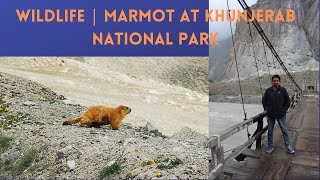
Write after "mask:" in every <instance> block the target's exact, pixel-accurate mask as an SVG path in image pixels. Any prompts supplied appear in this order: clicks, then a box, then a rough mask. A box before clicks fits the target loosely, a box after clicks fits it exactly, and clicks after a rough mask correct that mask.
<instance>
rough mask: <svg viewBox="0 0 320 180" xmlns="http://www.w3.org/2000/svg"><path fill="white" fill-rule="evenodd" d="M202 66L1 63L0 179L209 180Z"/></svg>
mask: <svg viewBox="0 0 320 180" xmlns="http://www.w3.org/2000/svg"><path fill="white" fill-rule="evenodd" d="M208 100H209V97H208V57H0V156H1V158H0V178H4V179H16V178H23V179H24V178H36V179H52V178H57V179H64V178H81V179H154V178H156V179H189V178H190V179H198V178H200V179H208V124H209V122H208Z"/></svg>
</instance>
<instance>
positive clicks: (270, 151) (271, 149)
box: [266, 147, 274, 154]
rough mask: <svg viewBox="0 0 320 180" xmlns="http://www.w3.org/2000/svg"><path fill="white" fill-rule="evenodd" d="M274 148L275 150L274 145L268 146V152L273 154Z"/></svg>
mask: <svg viewBox="0 0 320 180" xmlns="http://www.w3.org/2000/svg"><path fill="white" fill-rule="evenodd" d="M273 150H274V148H273V147H268V148H267V149H266V153H268V154H271V153H272V151H273Z"/></svg>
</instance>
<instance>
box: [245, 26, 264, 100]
mask: <svg viewBox="0 0 320 180" xmlns="http://www.w3.org/2000/svg"><path fill="white" fill-rule="evenodd" d="M248 26H249V32H250V37H251V47H252V52H253V57H254V61H255V64H256V65H255V66H256V68H257V74H258V80H259V85H260V92H261V95H262V96H263V92H262V86H261V80H260V74H259V67H258V63H257V58H256V53H255V52H254V46H253V38H252V31H251V27H250V23H249V22H248Z"/></svg>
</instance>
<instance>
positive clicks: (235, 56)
mask: <svg viewBox="0 0 320 180" xmlns="http://www.w3.org/2000/svg"><path fill="white" fill-rule="evenodd" d="M227 6H228V12H229V18H230V19H231V15H230V7H229V0H227ZM229 23H230V24H229V25H230V30H231V37H232V46H233V53H234V60H235V63H236V70H237V75H238V84H239V89H240V96H241V103H242V110H243V114H244V120H247V113H246V110H245V108H244V102H243V95H242V88H241V81H240V75H239V69H238V61H237V54H236V48H235V45H234V38H233V30H232V26H231V21H230V22H229Z"/></svg>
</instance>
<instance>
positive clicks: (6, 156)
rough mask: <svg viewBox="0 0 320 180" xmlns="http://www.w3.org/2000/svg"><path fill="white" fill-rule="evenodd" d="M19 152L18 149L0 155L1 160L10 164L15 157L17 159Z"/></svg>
mask: <svg viewBox="0 0 320 180" xmlns="http://www.w3.org/2000/svg"><path fill="white" fill-rule="evenodd" d="M19 155H20V153H19V152H18V151H16V152H13V153H10V154H9V153H5V154H2V155H1V158H0V159H1V162H2V163H5V164H10V163H12V162H14V161H15V160H16V159H18V157H19Z"/></svg>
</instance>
